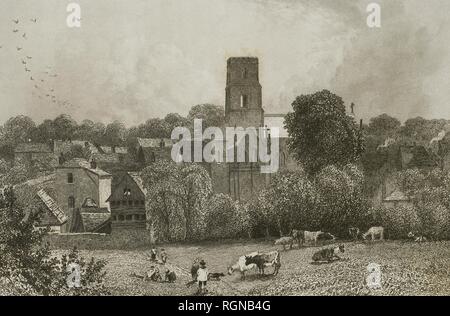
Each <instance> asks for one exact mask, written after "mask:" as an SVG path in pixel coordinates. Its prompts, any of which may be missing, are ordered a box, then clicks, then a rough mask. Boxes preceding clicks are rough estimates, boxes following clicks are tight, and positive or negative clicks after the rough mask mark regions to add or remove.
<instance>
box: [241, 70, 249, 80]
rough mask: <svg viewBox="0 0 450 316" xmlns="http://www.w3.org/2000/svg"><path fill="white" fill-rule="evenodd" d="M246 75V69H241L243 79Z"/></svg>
mask: <svg viewBox="0 0 450 316" xmlns="http://www.w3.org/2000/svg"><path fill="white" fill-rule="evenodd" d="M247 77H248V72H247V69H244V70H243V71H242V78H243V79H247Z"/></svg>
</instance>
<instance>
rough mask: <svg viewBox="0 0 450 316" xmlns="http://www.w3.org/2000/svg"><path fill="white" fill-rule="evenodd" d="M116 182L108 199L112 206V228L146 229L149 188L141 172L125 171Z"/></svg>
mask: <svg viewBox="0 0 450 316" xmlns="http://www.w3.org/2000/svg"><path fill="white" fill-rule="evenodd" d="M114 182H115V183H114V185H113V188H112V192H111V196H110V197H109V198H108V200H107V201H108V202H109V204H110V207H111V220H112V229H113V230H114V229H145V227H146V212H145V200H146V193H147V190H146V189H145V188H144V185H143V182H142V179H141V177H140V175H139V173H138V172H126V173H123V174H122V175H120V176H119V177H117V179H116V181H114Z"/></svg>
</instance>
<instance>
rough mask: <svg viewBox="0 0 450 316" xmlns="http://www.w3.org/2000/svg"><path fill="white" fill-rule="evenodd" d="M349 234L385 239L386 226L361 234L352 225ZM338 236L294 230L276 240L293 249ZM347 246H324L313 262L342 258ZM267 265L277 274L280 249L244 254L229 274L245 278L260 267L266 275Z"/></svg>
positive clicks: (373, 228) (262, 273) (358, 236)
mask: <svg viewBox="0 0 450 316" xmlns="http://www.w3.org/2000/svg"><path fill="white" fill-rule="evenodd" d="M348 233H349V235H350V236H351V238H352V239H353V240H357V239H359V238H362V239H364V240H367V239H368V238H369V237H370V240H371V241H375V240H384V228H383V227H381V226H375V227H371V228H370V229H369V230H368V231H367V232H365V233H364V234H361V231H360V230H359V228H356V227H350V228H349V230H348ZM334 240H336V237H335V236H333V235H332V234H330V233H327V232H322V231H314V232H311V231H306V230H296V229H294V230H292V231H291V234H290V235H289V236H285V237H281V238H279V239H277V240H276V241H275V245H281V246H283V250H286V246H289V249H292V247H293V245H294V244H295V243H297V244H298V247H299V248H300V247H302V246H303V245H304V244H309V245H314V246H317V243H318V242H320V241H331V242H332V241H334ZM344 251H345V247H344V245H343V244H340V245H338V246H336V247H332V248H323V249H321V250H319V251H317V252H315V253H314V254H313V256H312V260H313V262H317V263H320V262H326V263H330V262H332V261H334V260H339V259H341V258H340V257H339V255H338V254H339V253H343V252H344ZM267 267H273V268H274V271H273V274H274V275H277V274H278V271H279V269H280V267H281V254H280V252H279V251H278V250H274V251H270V252H267V253H263V252H252V253H249V254H246V255H243V256H241V257H240V258H239V260H238V261H237V262H236V263H235V264H234V265H232V266H230V267H228V274H230V275H231V274H232V273H233V272H235V271H239V272H240V273H241V276H242V278H245V272H247V271H250V270H254V269H258V270H259V273H260V274H261V275H264V269H265V268H267Z"/></svg>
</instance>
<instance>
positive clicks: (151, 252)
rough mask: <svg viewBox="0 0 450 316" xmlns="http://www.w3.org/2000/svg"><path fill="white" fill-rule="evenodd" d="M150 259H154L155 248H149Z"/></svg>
mask: <svg viewBox="0 0 450 316" xmlns="http://www.w3.org/2000/svg"><path fill="white" fill-rule="evenodd" d="M150 259H151V260H152V261H156V248H152V250H150Z"/></svg>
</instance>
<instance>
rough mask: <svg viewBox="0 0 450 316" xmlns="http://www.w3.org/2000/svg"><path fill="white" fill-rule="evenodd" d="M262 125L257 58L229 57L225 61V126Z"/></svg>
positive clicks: (262, 114)
mask: <svg viewBox="0 0 450 316" xmlns="http://www.w3.org/2000/svg"><path fill="white" fill-rule="evenodd" d="M263 124H264V110H263V108H262V94H261V84H260V83H259V69H258V58H256V57H231V58H229V59H228V61H227V86H226V88H225V125H226V126H231V127H234V126H236V127H244V128H247V127H250V126H253V127H260V126H263Z"/></svg>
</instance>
